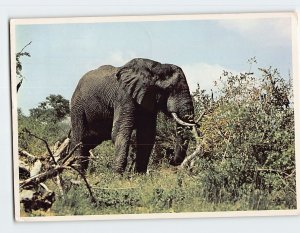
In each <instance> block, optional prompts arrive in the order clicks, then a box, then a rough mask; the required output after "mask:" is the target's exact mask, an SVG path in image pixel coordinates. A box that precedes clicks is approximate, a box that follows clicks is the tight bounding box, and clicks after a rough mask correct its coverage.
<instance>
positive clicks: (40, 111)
mask: <svg viewBox="0 0 300 233" xmlns="http://www.w3.org/2000/svg"><path fill="white" fill-rule="evenodd" d="M29 112H30V116H31V117H32V118H34V119H37V120H40V121H44V122H45V121H46V122H54V123H58V122H60V121H61V120H63V119H64V118H65V117H66V116H68V115H69V114H70V108H69V100H67V99H65V98H64V97H63V96H62V95H53V94H52V95H49V96H48V97H46V100H45V101H43V102H41V103H40V104H39V106H38V107H37V108H32V109H30V110H29Z"/></svg>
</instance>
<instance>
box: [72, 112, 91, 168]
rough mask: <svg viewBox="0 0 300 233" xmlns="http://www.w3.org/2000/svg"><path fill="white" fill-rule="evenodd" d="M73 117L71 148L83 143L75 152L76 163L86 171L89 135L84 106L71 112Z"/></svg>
mask: <svg viewBox="0 0 300 233" xmlns="http://www.w3.org/2000/svg"><path fill="white" fill-rule="evenodd" d="M71 119H72V122H71V123H72V139H71V147H70V148H71V150H72V149H73V148H74V147H75V146H77V145H78V144H79V143H82V146H80V147H78V148H77V149H76V151H75V152H74V155H75V157H76V158H77V161H76V164H77V166H78V169H79V170H80V171H82V172H86V170H87V167H88V164H89V150H90V148H89V146H88V142H87V140H86V135H87V120H86V116H85V112H84V110H83V108H80V107H78V108H75V107H73V110H72V112H71Z"/></svg>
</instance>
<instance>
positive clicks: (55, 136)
mask: <svg viewBox="0 0 300 233" xmlns="http://www.w3.org/2000/svg"><path fill="white" fill-rule="evenodd" d="M29 112H30V114H29V116H26V115H24V114H23V112H22V110H21V109H18V123H19V124H18V130H19V140H18V141H19V148H20V149H24V150H27V151H29V152H31V153H37V154H42V153H43V152H45V148H44V146H43V144H42V142H41V141H39V140H37V139H35V138H33V137H31V136H29V135H28V133H26V129H28V130H29V131H30V132H32V133H34V134H36V135H39V137H41V138H44V139H46V140H47V141H48V143H49V144H52V145H53V144H54V143H55V142H56V141H58V140H62V139H63V138H64V137H66V136H67V134H68V131H69V130H70V126H69V123H68V117H69V101H68V100H66V99H64V98H63V97H62V96H61V95H50V96H48V97H47V98H46V100H45V101H43V102H41V103H40V104H39V106H38V107H36V108H32V109H30V110H29Z"/></svg>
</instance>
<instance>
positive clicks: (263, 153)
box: [195, 68, 296, 209]
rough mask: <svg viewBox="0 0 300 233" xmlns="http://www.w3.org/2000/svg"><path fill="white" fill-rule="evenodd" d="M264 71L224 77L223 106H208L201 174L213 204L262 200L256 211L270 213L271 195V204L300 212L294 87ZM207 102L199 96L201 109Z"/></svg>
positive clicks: (220, 99)
mask: <svg viewBox="0 0 300 233" xmlns="http://www.w3.org/2000/svg"><path fill="white" fill-rule="evenodd" d="M260 70H261V71H262V77H261V78H257V77H254V76H253V74H251V73H250V74H249V73H241V74H239V75H233V74H232V73H228V72H225V71H224V73H223V75H222V76H221V77H220V80H219V82H218V83H216V86H217V87H219V91H218V93H217V95H216V96H217V100H211V103H210V105H211V106H205V108H208V109H210V113H208V114H207V115H205V117H204V119H203V122H202V126H201V130H202V131H203V133H204V138H203V141H202V144H203V145H202V146H203V148H204V156H203V157H202V158H200V159H199V161H198V162H199V163H198V168H197V169H196V171H195V172H197V173H198V175H199V176H200V177H201V182H202V183H203V186H204V189H203V194H204V196H205V197H206V198H207V200H209V201H213V202H224V201H238V200H241V199H243V198H246V197H247V198H249V196H259V198H258V197H256V198H255V200H256V202H257V203H254V204H253V200H252V201H251V202H252V204H251V205H250V206H251V207H250V208H255V209H267V208H269V207H268V205H267V204H265V203H266V202H263V201H261V200H260V198H262V197H264V196H266V195H268V198H269V200H268V201H267V202H268V203H272V204H273V205H277V206H278V205H279V206H284V207H285V208H295V207H296V195H295V193H296V185H295V148H294V143H295V138H294V112H293V103H292V96H291V92H292V87H291V85H290V84H289V83H288V82H287V81H285V80H284V79H282V78H281V77H280V75H279V73H278V71H277V70H274V69H272V68H269V69H260ZM207 96H208V95H207V94H205V92H203V91H201V90H198V91H197V101H196V105H200V104H202V105H203V101H202V102H201V101H199V100H203V99H208V98H207ZM204 104H207V105H208V103H204ZM258 194H259V195H258ZM248 201H249V200H248ZM258 202H260V203H258ZM249 203H250V201H249Z"/></svg>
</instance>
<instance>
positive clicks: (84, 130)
mask: <svg viewBox="0 0 300 233" xmlns="http://www.w3.org/2000/svg"><path fill="white" fill-rule="evenodd" d="M159 111H161V112H163V113H164V114H166V115H167V116H168V117H169V118H174V119H175V121H176V122H177V123H176V125H177V128H178V129H179V128H182V125H183V126H184V128H190V129H191V128H192V127H193V126H195V124H196V123H195V121H194V107H193V101H192V97H191V94H190V90H189V87H188V83H187V80H186V77H185V75H184V73H183V71H182V69H181V68H180V67H178V66H176V65H173V64H162V63H159V62H157V61H153V60H150V59H146V58H135V59H132V60H131V61H129V62H128V63H126V64H125V65H124V66H121V67H114V66H111V65H103V66H100V67H99V68H97V69H95V70H91V71H89V72H88V73H86V74H85V75H84V76H83V77H82V78H81V79H80V81H79V82H78V85H77V87H76V89H75V91H74V93H73V96H72V99H71V103H70V115H71V127H72V136H71V147H73V148H74V147H75V145H77V144H79V143H82V146H81V147H80V148H79V149H78V150H76V152H75V153H77V154H76V156H78V158H80V159H79V166H80V169H82V170H83V171H86V169H87V167H88V160H89V159H88V156H89V150H91V149H93V148H95V147H96V146H97V145H99V144H100V143H101V142H103V141H105V140H112V142H113V143H114V147H115V165H114V170H115V172H117V173H120V174H123V173H124V171H125V169H126V165H127V156H128V151H129V146H130V140H131V134H132V132H133V130H135V131H136V144H135V145H136V157H135V168H134V171H135V172H136V173H146V172H147V166H148V163H149V157H150V154H151V151H152V148H153V145H154V143H155V135H156V118H157V114H158V112H159ZM187 148H188V137H187V136H186V135H185V134H182V133H177V134H176V145H175V149H174V157H173V158H172V160H171V164H172V165H180V164H181V162H182V161H183V160H184V158H185V156H186V151H187Z"/></svg>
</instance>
